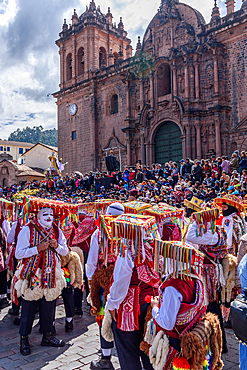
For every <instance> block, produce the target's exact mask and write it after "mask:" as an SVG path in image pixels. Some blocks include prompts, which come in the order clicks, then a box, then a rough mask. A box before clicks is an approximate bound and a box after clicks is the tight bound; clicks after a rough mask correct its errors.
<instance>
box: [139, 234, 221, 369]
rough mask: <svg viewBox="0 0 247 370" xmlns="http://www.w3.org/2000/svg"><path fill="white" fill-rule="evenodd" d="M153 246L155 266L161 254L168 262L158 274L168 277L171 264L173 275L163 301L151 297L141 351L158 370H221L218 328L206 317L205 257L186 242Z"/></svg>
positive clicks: (161, 290)
mask: <svg viewBox="0 0 247 370" xmlns="http://www.w3.org/2000/svg"><path fill="white" fill-rule="evenodd" d="M155 244H156V246H155V261H158V258H159V254H160V255H162V256H163V257H164V264H163V266H162V268H161V271H160V273H161V274H162V275H163V274H166V273H167V266H168V261H172V262H171V264H172V265H173V269H172V270H173V271H172V273H171V274H170V275H169V276H168V277H167V278H166V280H165V282H164V283H163V284H162V285H161V286H160V288H159V296H156V297H151V307H152V312H151V314H149V317H147V318H146V327H145V336H144V341H143V342H142V344H141V348H142V350H145V351H146V353H148V355H149V358H150V362H151V363H152V366H153V368H154V369H155V370H162V369H165V370H171V369H174V370H178V369H179V370H187V369H188V370H189V369H193V370H195V369H196V370H202V369H205V370H206V369H207V370H209V369H216V368H217V369H218V370H220V369H222V367H223V363H222V361H221V359H220V356H221V348H222V339H221V329H220V324H219V321H218V319H217V317H216V316H215V315H212V314H207V315H206V316H205V313H206V307H205V303H204V288H203V283H202V281H201V277H200V274H201V268H202V263H203V256H202V255H201V253H200V252H198V251H197V250H195V249H194V248H193V247H191V246H189V245H188V244H186V243H183V242H173V241H171V242H161V241H156V242H155ZM157 254H158V255H157ZM155 265H156V267H158V266H159V265H158V263H157V262H156V263H155ZM147 298H148V297H147Z"/></svg>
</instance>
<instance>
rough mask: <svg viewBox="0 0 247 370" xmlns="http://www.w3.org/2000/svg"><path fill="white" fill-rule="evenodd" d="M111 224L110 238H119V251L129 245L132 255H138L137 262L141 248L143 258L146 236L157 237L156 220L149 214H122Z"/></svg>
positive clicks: (122, 252)
mask: <svg viewBox="0 0 247 370" xmlns="http://www.w3.org/2000/svg"><path fill="white" fill-rule="evenodd" d="M111 226H112V229H111V230H112V238H115V239H116V240H119V239H120V240H121V243H120V253H121V254H124V253H125V249H126V248H129V246H130V245H131V250H132V254H133V256H134V257H136V256H138V263H140V261H141V258H140V253H141V250H142V256H143V260H144V259H145V251H144V244H143V243H144V242H145V239H146V238H148V237H150V238H153V239H154V238H157V239H158V238H159V232H158V226H157V224H156V220H155V218H154V217H151V216H146V215H135V214H123V215H121V216H118V217H117V218H116V219H115V220H114V221H112V223H111Z"/></svg>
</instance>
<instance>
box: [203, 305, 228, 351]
mask: <svg viewBox="0 0 247 370" xmlns="http://www.w3.org/2000/svg"><path fill="white" fill-rule="evenodd" d="M207 312H211V313H214V314H215V315H216V316H218V319H219V321H220V326H221V331H222V341H223V346H224V345H226V332H225V328H224V323H223V317H222V312H221V308H220V305H219V303H217V302H212V303H209V305H208V307H207Z"/></svg>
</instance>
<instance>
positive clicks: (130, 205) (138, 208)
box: [123, 200, 152, 214]
mask: <svg viewBox="0 0 247 370" xmlns="http://www.w3.org/2000/svg"><path fill="white" fill-rule="evenodd" d="M123 206H124V210H125V213H133V214H144V213H145V212H144V211H145V210H146V209H148V208H151V207H152V205H151V204H149V203H144V202H139V201H137V200H134V201H133V202H127V203H123Z"/></svg>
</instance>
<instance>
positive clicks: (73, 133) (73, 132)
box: [72, 131, 76, 140]
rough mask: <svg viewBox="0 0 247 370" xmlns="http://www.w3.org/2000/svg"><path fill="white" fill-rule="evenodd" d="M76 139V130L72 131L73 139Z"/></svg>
mask: <svg viewBox="0 0 247 370" xmlns="http://www.w3.org/2000/svg"><path fill="white" fill-rule="evenodd" d="M75 139H76V131H72V140H75Z"/></svg>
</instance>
